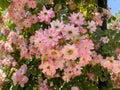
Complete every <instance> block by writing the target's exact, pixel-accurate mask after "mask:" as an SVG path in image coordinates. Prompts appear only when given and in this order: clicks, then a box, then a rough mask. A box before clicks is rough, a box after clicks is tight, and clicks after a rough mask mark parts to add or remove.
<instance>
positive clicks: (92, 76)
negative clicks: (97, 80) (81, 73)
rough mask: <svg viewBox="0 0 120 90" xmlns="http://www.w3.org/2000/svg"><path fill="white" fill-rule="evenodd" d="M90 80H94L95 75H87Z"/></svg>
mask: <svg viewBox="0 0 120 90" xmlns="http://www.w3.org/2000/svg"><path fill="white" fill-rule="evenodd" d="M87 76H88V78H89V80H92V81H93V80H94V77H95V75H94V74H93V73H87Z"/></svg>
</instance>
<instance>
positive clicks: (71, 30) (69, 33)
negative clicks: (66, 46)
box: [62, 24, 79, 40]
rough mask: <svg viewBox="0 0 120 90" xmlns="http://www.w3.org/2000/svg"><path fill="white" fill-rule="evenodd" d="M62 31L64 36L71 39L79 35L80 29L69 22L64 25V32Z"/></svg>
mask: <svg viewBox="0 0 120 90" xmlns="http://www.w3.org/2000/svg"><path fill="white" fill-rule="evenodd" d="M62 33H63V36H64V37H65V38H66V39H67V40H69V39H73V38H75V37H78V36H79V29H78V28H77V27H74V26H73V25H70V24H68V25H66V26H65V27H64V32H62Z"/></svg>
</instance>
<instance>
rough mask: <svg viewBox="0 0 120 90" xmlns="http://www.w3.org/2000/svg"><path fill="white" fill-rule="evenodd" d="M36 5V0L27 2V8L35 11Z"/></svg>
mask: <svg viewBox="0 0 120 90" xmlns="http://www.w3.org/2000/svg"><path fill="white" fill-rule="evenodd" d="M36 3H37V2H36V0H30V1H29V2H28V8H32V9H35V8H36V6H37V4H36Z"/></svg>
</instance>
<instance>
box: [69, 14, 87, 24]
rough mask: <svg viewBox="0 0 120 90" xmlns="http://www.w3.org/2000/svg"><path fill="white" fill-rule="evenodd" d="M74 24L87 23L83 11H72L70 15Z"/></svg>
mask: <svg viewBox="0 0 120 90" xmlns="http://www.w3.org/2000/svg"><path fill="white" fill-rule="evenodd" d="M69 19H70V22H71V23H72V24H75V25H78V26H81V25H83V24H84V23H85V18H84V16H83V14H82V13H72V14H71V15H70V17H69Z"/></svg>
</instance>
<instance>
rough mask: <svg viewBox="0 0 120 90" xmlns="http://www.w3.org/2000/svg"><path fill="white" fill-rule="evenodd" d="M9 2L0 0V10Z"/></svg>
mask: <svg viewBox="0 0 120 90" xmlns="http://www.w3.org/2000/svg"><path fill="white" fill-rule="evenodd" d="M9 4H10V1H9V0H0V7H1V9H2V10H5V9H6V8H7V7H8V6H9Z"/></svg>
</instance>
